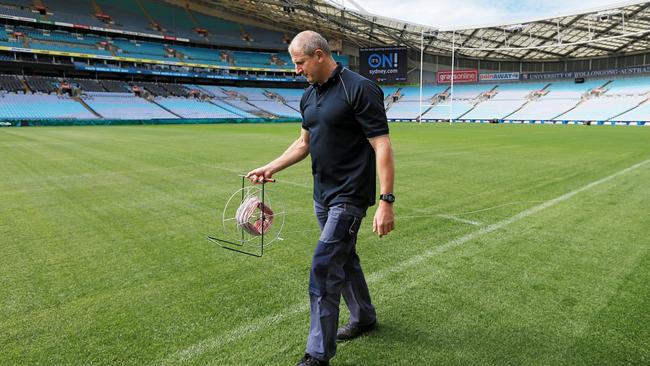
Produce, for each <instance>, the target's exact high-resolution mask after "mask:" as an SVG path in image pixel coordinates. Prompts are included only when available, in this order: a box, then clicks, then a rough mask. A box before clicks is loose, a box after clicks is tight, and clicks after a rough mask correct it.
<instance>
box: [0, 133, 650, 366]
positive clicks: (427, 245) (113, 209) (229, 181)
mask: <svg viewBox="0 0 650 366" xmlns="http://www.w3.org/2000/svg"><path fill="white" fill-rule="evenodd" d="M391 128H392V130H391V136H392V140H393V144H394V149H395V157H396V164H397V178H396V189H395V191H396V195H397V197H398V201H397V203H396V212H397V230H396V231H395V232H394V233H392V234H391V235H389V236H388V237H386V238H382V239H378V238H376V237H373V235H372V233H371V226H370V223H371V220H369V219H367V220H366V221H365V222H364V224H363V225H362V229H361V232H360V234H359V245H358V250H359V252H360V254H361V257H362V261H363V265H364V269H365V272H366V274H367V275H368V277H369V282H370V288H371V294H372V295H373V298H374V301H375V302H376V305H377V310H378V315H379V321H380V328H379V330H378V331H376V332H374V333H373V334H372V336H368V337H363V338H361V339H359V340H355V341H353V342H350V343H347V344H345V345H343V346H341V347H340V348H339V351H338V355H337V357H336V358H335V359H334V360H333V364H334V365H433V364H452V365H467V364H481V365H488V364H491V365H504V364H513V365H549V364H551V365H567V364H571V365H579V364H603V365H612V364H648V363H650V346H649V345H650V313H649V312H648V309H649V308H650V287H648V285H647V284H648V283H649V281H650V221H649V219H650V214H649V212H650V211H649V209H648V208H649V207H650V184H648V182H650V163H647V164H643V165H641V166H638V167H636V168H635V169H633V170H630V171H627V172H625V173H624V174H620V175H617V176H615V177H612V178H611V179H609V180H606V181H602V182H600V183H599V184H597V185H593V186H590V187H589V188H588V189H584V190H581V191H579V192H577V193H576V194H575V195H571V196H570V197H565V198H563V199H561V200H558V201H555V202H554V203H553V204H551V205H548V207H546V206H544V209H542V210H534V211H526V210H529V209H531V208H533V207H536V206H538V205H540V204H544V203H545V202H549V201H550V200H553V199H555V198H557V197H561V196H563V195H565V194H567V193H569V192H573V191H575V190H578V189H581V188H582V187H585V186H587V185H588V184H590V183H592V182H596V181H599V180H601V179H603V178H605V177H609V176H611V175H612V174H615V173H617V172H621V171H622V170H623V169H626V168H628V167H630V166H633V165H635V164H637V163H640V162H644V161H647V160H648V159H650V128H623V127H617V128H605V127H578V126H573V127H572V126H523V125H522V126H515V125H512V126H508V125H454V126H449V125H442V124H439V125H421V126H420V125H416V124H393V125H392V126H391ZM298 131H299V126H298V125H297V124H282V125H204V126H145V127H142V126H137V127H136V126H130V127H81V128H79V127H64V128H24V129H22V128H14V129H2V130H0V154H1V156H2V158H1V159H0V172H1V174H2V179H1V180H0V252H1V253H2V254H1V255H0V279H1V281H0V329H1V330H2V331H0V364H3V365H5V364H29V365H34V364H102V365H113V364H120V365H142V364H195V365H206V364H211V365H269V364H270V365H291V364H293V363H295V362H296V361H297V360H298V358H300V357H301V355H302V352H303V350H304V346H305V337H306V333H307V330H308V313H307V302H308V297H307V279H308V271H309V263H310V256H311V253H312V250H313V247H314V245H315V243H316V240H317V232H316V231H315V229H316V228H317V226H316V223H315V219H314V217H313V213H312V209H311V175H310V168H309V165H308V163H307V162H303V163H301V164H299V165H297V166H295V167H292V168H290V169H289V170H287V171H285V172H282V173H280V174H277V176H276V177H277V178H278V181H279V182H278V183H277V184H275V185H272V186H269V190H270V192H271V194H272V195H273V198H274V199H275V201H276V202H279V201H281V202H282V203H283V204H284V208H285V209H286V211H287V220H286V227H285V230H284V235H283V236H284V238H285V240H284V241H282V242H280V243H279V244H277V245H275V246H274V247H272V249H270V250H269V251H267V253H266V254H265V256H264V257H263V258H261V259H257V258H252V257H248V256H244V255H240V254H236V253H233V252H230V251H227V250H223V249H220V248H218V247H216V246H214V245H212V244H210V243H208V242H207V241H206V240H205V239H204V236H205V235H206V234H209V233H212V234H218V233H219V230H218V229H219V223H218V209H219V208H222V206H223V204H224V203H225V200H226V199H227V198H228V196H229V194H230V193H232V192H233V191H234V190H235V189H237V187H238V185H239V184H240V181H239V178H238V177H237V176H236V174H237V173H242V172H246V171H247V170H249V169H251V168H254V167H256V166H258V165H260V164H262V163H265V162H266V161H267V160H269V159H271V158H273V157H274V156H275V155H277V154H278V153H280V152H281V151H283V150H284V148H286V146H287V145H288V144H289V143H290V142H291V141H292V140H293V139H294V138H295V137H296V136H297V134H298ZM522 212H525V214H523V215H521V216H519V217H517V216H516V215H518V214H519V213H522ZM526 212H527V213H526ZM372 213H374V209H371V210H370V213H369V217H372ZM439 215H456V217H458V218H462V219H465V220H470V221H474V222H476V223H480V225H472V224H468V223H464V222H461V221H455V220H453V219H450V218H445V217H442V216H439ZM513 217H514V218H515V219H511V218H513ZM491 225H492V226H491ZM468 235H469V236H468ZM459 238H461V239H459ZM463 238H464V239H463ZM345 320H346V314H345V312H343V313H342V319H341V321H342V322H344V321H345Z"/></svg>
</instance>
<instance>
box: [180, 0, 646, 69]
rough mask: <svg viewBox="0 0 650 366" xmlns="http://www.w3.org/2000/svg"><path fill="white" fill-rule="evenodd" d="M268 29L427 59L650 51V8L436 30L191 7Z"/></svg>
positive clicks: (315, 14)
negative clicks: (403, 49)
mask: <svg viewBox="0 0 650 366" xmlns="http://www.w3.org/2000/svg"><path fill="white" fill-rule="evenodd" d="M192 1H193V2H195V3H200V4H202V5H207V6H210V7H212V8H216V9H219V10H220V11H222V12H226V13H234V14H236V15H240V16H245V17H247V18H249V19H253V20H255V21H259V22H261V23H265V24H268V25H274V26H276V27H281V28H283V29H288V30H292V31H295V32H298V31H300V30H304V29H315V30H318V31H320V32H321V33H323V34H324V35H325V36H326V37H328V38H330V39H331V38H332V37H334V38H340V39H344V40H348V41H350V42H352V43H354V44H356V45H358V46H360V47H364V46H383V45H405V46H408V47H410V48H412V49H417V50H419V49H420V42H421V40H424V50H425V52H427V53H431V54H438V55H449V54H451V49H452V47H454V49H455V50H456V55H461V56H464V57H469V58H477V59H494V60H548V61H552V60H562V59H567V58H592V57H602V56H611V55H617V54H628V53H637V52H647V51H649V50H650V40H649V38H648V36H649V35H650V1H631V2H626V3H621V4H617V5H614V6H610V7H605V8H599V9H593V10H588V11H584V12H580V13H573V14H566V15H560V16H555V17H552V18H546V19H538V20H530V21H525V22H521V23H517V24H502V25H493V26H483V27H475V28H468V29H457V30H440V29H437V28H435V27H432V26H427V25H421V24H415V23H410V22H405V21H402V20H398V19H392V18H388V17H384V16H379V15H375V14H370V13H368V12H366V11H364V10H363V9H362V8H361V7H359V6H358V5H356V3H355V2H354V1H352V0H348V4H352V5H353V6H355V7H356V9H351V8H346V7H343V6H342V5H340V4H339V3H337V2H334V1H328V0H307V1H298V0H192Z"/></svg>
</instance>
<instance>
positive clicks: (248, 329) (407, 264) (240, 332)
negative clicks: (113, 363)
mask: <svg viewBox="0 0 650 366" xmlns="http://www.w3.org/2000/svg"><path fill="white" fill-rule="evenodd" d="M649 162H650V160H645V161H642V162H640V163H637V164H634V165H632V166H630V167H628V168H625V169H623V170H621V171H619V172H616V173H614V174H612V175H609V176H607V177H605V178H602V179H599V180H597V181H594V182H591V183H589V184H587V185H585V186H583V187H581V188H578V189H576V190H573V191H571V192H568V193H565V194H563V195H561V196H559V197H556V198H554V199H551V200H548V201H545V202H543V203H542V204H539V205H537V206H534V207H531V208H529V209H527V210H524V211H522V212H520V213H518V214H516V215H514V216H512V217H510V218H507V219H505V220H502V221H499V222H497V223H495V224H492V225H489V226H485V227H483V228H481V229H479V230H477V231H474V232H471V233H469V234H467V235H464V236H461V237H459V238H456V239H454V240H451V241H449V242H447V243H445V244H442V245H440V246H437V247H435V248H433V249H431V250H428V251H426V252H424V253H422V254H418V255H416V256H413V257H411V258H409V259H407V260H405V261H403V262H400V263H397V264H396V265H394V266H392V267H390V268H386V269H384V270H381V271H377V272H374V273H372V274H370V275H369V276H367V278H366V279H367V282H368V284H372V283H374V282H378V281H381V280H382V279H383V278H385V277H386V276H388V275H390V274H394V273H399V272H402V271H404V270H407V269H409V268H411V267H414V266H416V265H418V264H420V263H422V262H424V261H425V260H427V259H429V258H431V257H433V256H435V255H437V254H442V253H444V252H446V251H448V250H450V249H452V248H455V247H458V246H460V245H463V244H465V243H467V242H469V241H472V240H474V239H477V238H480V237H482V236H484V235H487V234H490V233H492V232H494V231H496V230H499V229H502V228H504V227H506V226H509V225H511V224H514V223H516V222H518V221H520V220H522V219H524V218H526V217H528V216H531V215H533V214H536V213H538V212H540V211H542V210H545V209H547V208H549V207H552V206H555V205H557V204H558V203H561V202H564V201H566V200H568V199H570V198H572V197H573V196H575V195H577V194H578V193H581V192H584V191H587V190H589V189H592V188H594V187H596V186H598V185H600V184H603V183H605V182H608V181H610V180H612V179H614V178H616V177H618V176H621V175H623V174H626V173H629V172H630V171H633V170H635V169H638V168H639V167H641V166H643V165H645V164H647V163H649ZM307 305H308V304H307V303H300V304H295V305H293V306H291V307H288V308H286V310H285V311H283V312H280V313H277V314H273V315H270V316H266V317H263V318H260V319H258V320H257V321H252V322H250V323H248V324H245V325H242V326H239V327H237V328H235V329H234V330H232V331H230V332H228V333H225V334H223V335H218V336H216V337H213V338H209V339H205V340H203V341H200V342H198V343H195V344H194V345H192V346H190V347H188V348H185V349H183V350H180V351H177V352H175V353H173V354H171V355H170V356H169V357H168V358H166V359H165V360H163V361H161V362H160V363H161V364H178V363H181V362H185V361H189V360H191V359H193V358H195V357H198V356H200V355H202V354H204V353H207V352H210V351H213V350H216V349H218V348H220V347H222V346H223V345H225V344H227V343H230V342H233V341H236V340H238V339H241V338H243V337H245V336H248V335H249V334H253V333H256V332H259V331H261V330H264V329H266V328H269V327H271V326H273V325H275V324H278V323H280V322H282V321H284V320H285V319H287V318H290V317H291V316H294V315H297V314H300V313H303V312H306V311H307V310H308V308H309V307H308V306H307Z"/></svg>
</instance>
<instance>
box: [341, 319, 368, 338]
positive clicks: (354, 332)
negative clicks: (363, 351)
mask: <svg viewBox="0 0 650 366" xmlns="http://www.w3.org/2000/svg"><path fill="white" fill-rule="evenodd" d="M375 329H377V321H376V320H375V321H374V322H373V323H372V324H368V325H350V323H348V324H346V325H345V326H344V327H341V328H339V330H338V332H336V340H337V341H348V340H350V339H354V338H357V337H358V336H360V335H362V334H364V333H368V332H370V331H372V330H375Z"/></svg>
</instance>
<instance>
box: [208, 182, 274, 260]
mask: <svg viewBox="0 0 650 366" xmlns="http://www.w3.org/2000/svg"><path fill="white" fill-rule="evenodd" d="M269 182H275V180H269ZM245 184H246V177H245V176H242V178H241V201H240V202H243V201H244V197H245V192H246V190H245V189H244V188H245ZM265 185H266V182H264V183H262V188H261V191H262V205H264V204H265V198H264V186H265ZM261 214H262V217H261V218H262V221H264V210H262V211H261ZM240 232H241V238H240V239H239V242H236V241H233V240H226V239H220V238H217V237H214V236H207V237H206V239H207V240H208V241H210V242H211V243H214V244H217V245H218V246H220V247H221V248H224V249H228V250H231V251H233V252H237V253H241V254H246V255H249V256H251V257H257V258H261V257H262V256H264V230H262V234H261V235H260V244H259V246H255V247H256V248H257V250H251V251H247V250H245V249H244V248H245V247H246V240H245V235H246V233H245V232H244V229H243V228H241V229H240Z"/></svg>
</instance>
